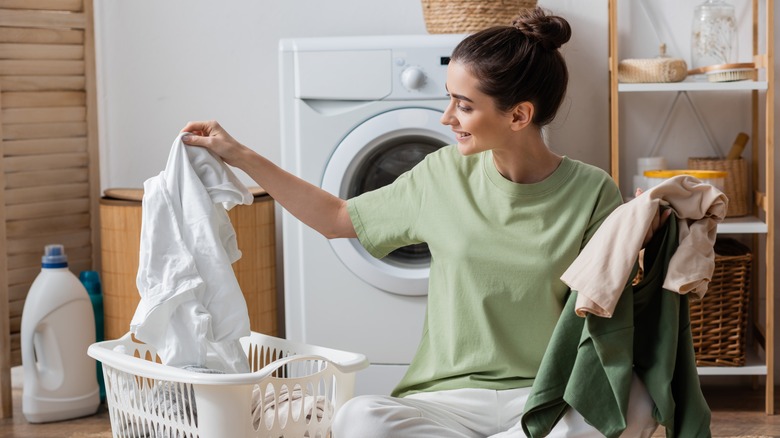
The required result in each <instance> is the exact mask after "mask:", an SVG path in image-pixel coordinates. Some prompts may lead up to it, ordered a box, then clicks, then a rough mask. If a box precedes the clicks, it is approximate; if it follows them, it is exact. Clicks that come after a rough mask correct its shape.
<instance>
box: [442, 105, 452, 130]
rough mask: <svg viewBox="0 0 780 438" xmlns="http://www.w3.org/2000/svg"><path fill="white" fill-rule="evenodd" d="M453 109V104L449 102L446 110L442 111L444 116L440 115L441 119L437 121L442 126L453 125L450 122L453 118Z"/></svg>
mask: <svg viewBox="0 0 780 438" xmlns="http://www.w3.org/2000/svg"><path fill="white" fill-rule="evenodd" d="M453 107H454V104H453V103H452V102H450V104H449V105H447V108H446V109H445V110H444V114H442V115H441V119H439V121H440V122H441V124H442V125H452V124H453V122H452V120H453V118H454V115H453Z"/></svg>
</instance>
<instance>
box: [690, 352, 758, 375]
mask: <svg viewBox="0 0 780 438" xmlns="http://www.w3.org/2000/svg"><path fill="white" fill-rule="evenodd" d="M745 362H746V363H745V365H744V366H741V367H698V368H696V369H697V370H698V371H699V375H700V376H766V363H765V362H764V359H762V358H760V357H758V355H757V354H756V353H755V352H753V351H749V352H748V354H747V358H746V360H745Z"/></svg>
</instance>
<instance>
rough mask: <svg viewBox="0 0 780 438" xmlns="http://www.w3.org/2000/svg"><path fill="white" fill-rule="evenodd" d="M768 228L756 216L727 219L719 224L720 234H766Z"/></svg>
mask: <svg viewBox="0 0 780 438" xmlns="http://www.w3.org/2000/svg"><path fill="white" fill-rule="evenodd" d="M767 231H768V227H767V225H766V223H765V222H764V221H762V220H761V219H759V218H757V217H755V216H744V217H734V218H726V219H725V220H724V221H723V222H721V223H719V224H718V234H766V233H767Z"/></svg>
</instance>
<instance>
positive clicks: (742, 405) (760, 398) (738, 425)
mask: <svg viewBox="0 0 780 438" xmlns="http://www.w3.org/2000/svg"><path fill="white" fill-rule="evenodd" d="M704 389H705V391H704V392H705V396H706V397H707V400H708V403H709V404H710V408H711V409H712V436H713V437H719V438H725V437H729V438H731V437H742V438H747V437H750V438H759V437H760V438H765V437H780V404H778V402H780V396H778V401H776V402H775V404H776V405H777V406H778V415H773V416H767V415H765V414H764V391H763V389H762V388H759V389H755V390H753V389H750V388H741V387H740V388H733V387H731V388H726V387H705V388H704ZM775 392H776V393H777V394H779V395H780V388H778V389H777V390H776V391H775ZM13 396H14V416H13V418H6V419H0V437H14V438H33V437H35V438H40V437H46V438H110V437H111V427H110V424H109V417H108V410H107V408H106V406H105V405H101V406H100V409H99V411H98V413H97V414H95V415H93V416H90V417H85V418H81V419H77V420H71V421H63V422H58V423H45V424H30V423H28V422H27V421H25V419H24V416H23V415H22V404H21V397H22V390H21V388H19V387H15V388H14V392H13ZM653 436H654V437H663V436H665V434H664V431H663V430H659V431H658V432H656V434H655V435H653Z"/></svg>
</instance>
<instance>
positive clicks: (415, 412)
mask: <svg viewBox="0 0 780 438" xmlns="http://www.w3.org/2000/svg"><path fill="white" fill-rule="evenodd" d="M530 393H531V388H519V389H510V390H504V391H494V390H490V389H455V390H448V391H436V392H425V393H419V394H412V395H409V396H407V397H404V398H397V397H390V396H380V395H364V396H358V397H355V398H353V399H351V400H350V401H348V402H347V403H346V404H345V405H344V406H343V407H342V408H341V409H340V410H339V412H338V413H337V414H336V418H335V419H334V422H333V438H366V437H372V438H416V437H437V438H447V437H453V438H455V437H457V438H466V437H475V438H476V437H491V438H525V433H524V432H523V427H522V426H521V425H520V417H522V414H523V408H524V407H525V403H526V401H527V400H528V395H529V394H530ZM652 409H653V402H652V399H651V398H650V395H649V394H648V393H647V389H645V387H644V385H643V384H642V382H641V381H640V380H639V379H638V378H637V377H636V376H634V380H633V382H632V385H631V396H630V398H629V402H628V415H627V418H626V420H627V424H628V427H627V428H626V430H625V431H624V432H623V434H622V435H621V437H625V438H646V437H650V436H651V435H652V434H653V432H655V429H656V428H657V427H658V424H657V423H656V421H655V420H654V419H653V417H652ZM549 436H550V437H583V438H584V437H601V436H603V435H602V434H601V433H599V432H598V431H597V430H596V429H595V428H593V427H592V426H591V425H589V424H588V423H586V422H585V419H584V418H583V417H582V415H580V414H579V413H578V412H577V411H575V410H574V409H571V408H570V409H568V410H567V411H566V414H565V415H564V416H563V418H562V419H561V420H560V421H559V422H558V423H557V424H556V426H555V428H554V429H553V430H552V432H551V433H550V435H549Z"/></svg>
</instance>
